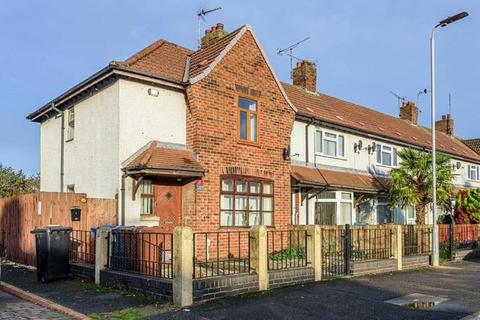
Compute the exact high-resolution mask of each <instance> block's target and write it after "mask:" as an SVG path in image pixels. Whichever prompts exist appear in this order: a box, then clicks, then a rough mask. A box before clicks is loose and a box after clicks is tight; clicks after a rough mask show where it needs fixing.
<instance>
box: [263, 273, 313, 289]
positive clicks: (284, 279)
mask: <svg viewBox="0 0 480 320" xmlns="http://www.w3.org/2000/svg"><path fill="white" fill-rule="evenodd" d="M268 275H269V281H268V284H269V288H270V289H275V288H280V287H286V286H293V285H297V284H303V283H308V282H314V281H315V274H314V270H313V268H298V269H283V270H270V271H268Z"/></svg>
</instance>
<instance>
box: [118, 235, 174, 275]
mask: <svg viewBox="0 0 480 320" xmlns="http://www.w3.org/2000/svg"><path fill="white" fill-rule="evenodd" d="M111 237H112V239H111V248H110V251H109V256H110V257H109V269H111V270H117V271H124V272H132V273H140V274H145V275H149V276H153V277H159V278H166V279H172V278H173V256H172V252H173V234H171V233H160V232H142V231H141V230H119V231H115V230H114V231H113V232H112V233H111Z"/></svg>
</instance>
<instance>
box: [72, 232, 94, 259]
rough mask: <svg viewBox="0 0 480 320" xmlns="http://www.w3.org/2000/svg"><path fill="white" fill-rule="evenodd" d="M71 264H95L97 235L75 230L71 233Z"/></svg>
mask: <svg viewBox="0 0 480 320" xmlns="http://www.w3.org/2000/svg"><path fill="white" fill-rule="evenodd" d="M70 262H72V263H82V264H90V265H93V264H95V233H94V232H92V231H86V230H73V231H72V232H71V233H70Z"/></svg>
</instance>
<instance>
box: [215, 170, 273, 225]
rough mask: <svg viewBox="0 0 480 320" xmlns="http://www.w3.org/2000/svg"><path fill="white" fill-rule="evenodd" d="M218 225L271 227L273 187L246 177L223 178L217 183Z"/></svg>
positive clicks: (269, 182) (270, 184)
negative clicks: (218, 190) (218, 198)
mask: <svg viewBox="0 0 480 320" xmlns="http://www.w3.org/2000/svg"><path fill="white" fill-rule="evenodd" d="M220 225H221V226H229V227H231V226H235V227H247V226H254V225H266V226H272V225H273V183H272V182H271V181H269V180H258V179H255V178H250V177H241V176H229V177H223V178H222V180H221V182H220Z"/></svg>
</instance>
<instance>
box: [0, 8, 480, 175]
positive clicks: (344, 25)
mask: <svg viewBox="0 0 480 320" xmlns="http://www.w3.org/2000/svg"><path fill="white" fill-rule="evenodd" d="M216 6H222V7H223V9H222V10H221V11H219V12H216V13H212V14H211V15H210V16H208V17H207V25H203V26H202V31H203V29H205V28H206V27H208V26H210V25H213V24H215V23H217V22H223V23H224V24H225V28H226V29H227V30H233V29H236V28H237V27H238V26H240V25H243V24H246V23H249V24H251V25H252V26H253V28H254V30H255V32H256V34H257V36H258V38H259V39H260V41H261V43H262V45H263V48H264V49H265V51H266V53H267V55H268V56H269V59H270V61H271V62H272V65H273V67H274V69H275V71H276V72H277V75H278V76H279V78H280V79H282V80H285V81H289V60H288V58H286V57H281V56H278V55H277V54H276V50H277V49H278V48H282V47H286V46H288V45H289V44H291V43H294V42H296V41H298V40H301V39H303V38H305V37H307V36H310V37H311V39H310V40H309V41H308V42H306V43H304V44H303V45H302V46H301V47H299V48H298V50H296V52H295V54H296V55H297V56H299V57H301V58H307V59H311V60H314V61H315V62H316V63H317V68H318V85H317V88H318V90H319V91H320V92H323V93H327V94H330V95H333V96H336V97H340V98H344V99H347V100H350V101H353V102H356V103H359V104H363V105H365V106H368V107H371V108H374V109H377V110H380V111H382V112H385V113H389V114H392V115H395V116H397V115H398V110H397V100H396V99H395V98H394V97H393V96H392V95H391V94H390V93H389V92H390V91H394V92H397V93H398V94H400V95H403V96H407V97H409V98H410V99H411V100H416V94H417V92H418V91H419V90H421V89H424V88H428V89H429V87H430V80H429V79H430V78H429V77H430V76H429V75H430V73H429V72H430V71H429V70H430V69H429V33H430V30H431V28H432V26H433V25H434V24H435V23H436V22H438V21H439V20H440V19H442V18H444V17H446V16H448V15H452V14H455V13H457V12H459V11H463V10H465V11H468V12H469V13H470V17H468V18H466V19H464V20H463V21H461V22H458V23H456V24H453V25H451V26H449V27H448V28H445V29H441V30H439V32H438V33H437V101H438V103H437V108H438V109H437V116H438V117H439V116H440V114H444V113H446V112H447V111H448V94H449V92H450V93H451V94H452V114H453V117H454V119H455V121H456V123H455V126H456V128H455V133H456V134H457V135H459V136H461V137H464V138H470V137H478V136H480V129H479V126H478V125H477V124H478V123H480V112H478V111H477V110H478V106H480V96H479V94H478V91H479V90H478V87H479V83H480V82H479V79H478V78H479V76H478V75H479V74H480V64H479V61H478V57H479V56H480V37H478V31H480V3H479V2H477V1H472V0H469V1H467V0H456V1H451V0H428V1H427V0H422V1H418V0H402V1H400V0H398V1H394V0H370V1H365V0H363V1H360V0H358V1H356V0H345V1H299V0H297V1H273V0H272V1H258V0H256V1H250V0H243V1H212V0H209V1H187V0H183V1H160V0H156V1H153V0H150V1H141V0H117V1H114V0H82V1H75V2H74V1H60V0H57V1H53V0H43V1H25V0H6V1H2V7H1V9H0V41H1V44H0V49H1V50H0V63H1V66H2V70H1V72H0V137H1V138H0V163H2V164H3V165H8V166H12V167H14V168H16V169H23V170H24V171H25V172H27V173H29V174H32V173H35V172H38V170H39V161H40V155H39V125H38V124H36V123H30V122H28V121H27V120H25V116H26V115H27V114H28V113H29V112H31V111H34V110H35V109H36V108H38V107H40V106H42V105H43V104H44V103H46V102H48V101H49V100H50V99H52V98H54V97H56V96H57V95H59V94H60V93H62V92H63V91H65V90H67V89H68V88H70V87H71V86H73V85H75V84H76V83H78V82H80V81H81V80H83V79H85V78H86V77H88V76H89V75H91V74H92V73H94V72H96V71H97V70H99V69H101V68H102V67H104V66H105V65H107V63H108V62H109V61H110V60H122V59H124V58H126V57H128V56H129V55H130V54H132V53H134V52H136V51H138V50H140V49H141V48H143V47H145V46H146V45H148V44H149V43H151V42H152V41H154V40H157V39H159V38H164V39H167V40H170V41H172V42H176V43H178V44H180V45H183V46H186V47H189V48H195V46H196V34H197V26H196V18H195V12H196V11H197V10H198V9H199V8H200V7H204V8H212V7H216ZM429 101H430V100H429V97H428V96H426V95H423V96H421V97H420V103H419V105H420V107H421V110H422V112H421V114H420V122H421V123H422V124H428V123H429V120H428V119H429V117H430V112H429V106H430V102H429Z"/></svg>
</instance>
